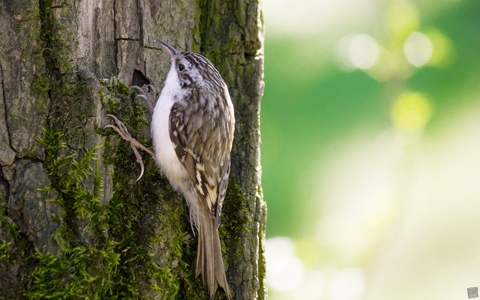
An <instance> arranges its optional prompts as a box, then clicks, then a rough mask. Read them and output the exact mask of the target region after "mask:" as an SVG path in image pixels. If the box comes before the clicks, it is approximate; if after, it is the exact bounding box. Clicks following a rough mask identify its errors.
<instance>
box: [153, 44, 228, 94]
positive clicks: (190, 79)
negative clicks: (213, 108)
mask: <svg viewBox="0 0 480 300" xmlns="http://www.w3.org/2000/svg"><path fill="white" fill-rule="evenodd" d="M157 42H158V43H160V45H162V46H163V47H164V48H165V49H166V50H167V51H168V53H169V54H170V56H171V57H172V67H171V69H170V72H175V74H176V75H177V76H178V82H179V83H180V86H181V87H182V88H211V87H215V86H217V87H218V86H223V85H224V83H223V79H222V77H221V76H220V74H219V73H218V71H217V69H215V67H214V66H213V64H212V63H211V62H210V61H209V60H208V59H207V58H206V57H205V56H203V55H201V54H197V53H192V52H189V51H185V52H179V51H177V50H176V49H175V48H173V47H172V46H170V45H169V44H167V43H165V42H162V41H158V40H157Z"/></svg>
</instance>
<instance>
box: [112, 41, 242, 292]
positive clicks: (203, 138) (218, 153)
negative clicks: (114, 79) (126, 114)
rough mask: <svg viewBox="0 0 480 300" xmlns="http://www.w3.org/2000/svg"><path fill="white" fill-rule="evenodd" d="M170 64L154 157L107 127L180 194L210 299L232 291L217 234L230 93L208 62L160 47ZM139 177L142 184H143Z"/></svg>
mask: <svg viewBox="0 0 480 300" xmlns="http://www.w3.org/2000/svg"><path fill="white" fill-rule="evenodd" d="M157 42H158V43H160V44H161V45H162V46H163V47H164V48H165V49H166V50H167V51H168V53H169V54H170V56H171V58H172V64H171V68H170V71H169V72H168V75H167V79H166V80H165V85H164V88H163V89H162V91H161V93H160V97H159V98H158V100H157V103H156V105H155V108H154V110H153V115H152V122H151V133H152V140H153V148H154V152H152V151H150V150H149V149H148V148H146V147H144V146H143V145H141V144H140V143H139V142H138V141H137V140H135V139H134V138H132V137H131V136H130V134H129V133H128V131H127V129H126V127H125V126H124V125H123V123H121V122H120V121H119V120H118V119H117V118H116V117H114V116H112V115H110V116H111V117H112V118H113V119H114V120H115V123H116V126H114V125H108V126H107V127H111V128H113V129H115V131H117V132H118V133H119V134H120V135H121V136H122V138H123V139H125V140H126V141H128V142H130V144H131V146H132V148H133V150H134V152H135V155H136V157H137V161H139V162H140V164H141V166H142V171H141V174H140V177H141V176H142V174H143V162H142V159H141V156H140V155H139V154H138V151H137V150H136V147H140V148H142V149H144V150H146V151H147V152H149V153H150V154H151V155H153V157H154V160H155V163H156V164H157V166H158V167H159V168H160V171H161V172H162V173H163V174H164V175H165V176H166V177H167V178H168V180H169V181H170V184H171V185H172V187H173V188H174V189H175V190H176V191H177V192H180V193H181V194H182V195H183V196H184V197H185V200H186V201H187V204H188V206H189V209H190V222H191V224H192V227H195V228H196V230H197V232H198V249H197V265H196V271H195V276H196V277H198V276H199V275H201V279H202V282H203V285H204V286H205V287H206V288H207V290H208V293H209V295H210V298H213V296H214V295H215V293H216V291H217V288H218V285H220V286H221V287H222V288H223V290H224V291H225V294H226V295H227V298H228V299H232V296H231V293H230V289H229V287H228V282H227V277H226V274H225V267H224V264H223V258H222V250H221V245H220V237H219V235H218V228H219V226H220V214H221V212H222V204H223V200H224V198H225V193H226V190H227V183H228V177H229V175H230V163H231V162H230V151H231V149H232V141H233V135H234V128H235V116H234V111H233V105H232V101H231V99H230V95H229V93H228V88H227V85H226V84H225V82H224V81H223V79H222V77H221V76H220V73H219V72H218V71H217V69H215V67H214V66H213V64H212V63H211V62H210V61H209V60H208V59H207V58H205V57H204V56H202V55H200V54H197V53H192V52H188V51H185V52H179V51H177V50H175V48H173V47H172V46H170V45H168V44H167V43H164V42H162V41H157ZM140 177H139V179H140Z"/></svg>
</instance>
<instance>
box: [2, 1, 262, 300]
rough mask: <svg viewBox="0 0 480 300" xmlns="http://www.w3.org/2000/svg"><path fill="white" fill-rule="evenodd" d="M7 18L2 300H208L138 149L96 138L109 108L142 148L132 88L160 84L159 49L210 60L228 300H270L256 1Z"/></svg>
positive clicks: (77, 5)
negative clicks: (223, 151) (219, 139)
mask: <svg viewBox="0 0 480 300" xmlns="http://www.w3.org/2000/svg"><path fill="white" fill-rule="evenodd" d="M0 12H1V14H0V23H1V29H2V30H1V31H0V38H1V42H0V53H1V56H0V79H1V81H0V84H1V86H0V101H1V103H0V164H1V166H2V168H1V172H0V238H1V240H0V298H2V297H4V298H5V299H18V298H34V299H43V298H46V297H52V298H69V299H70V298H87V297H88V298H90V299H94V298H95V299H97V298H98V299H105V298H117V297H118V298H126V299H131V298H132V299H134V298H162V299H209V297H208V294H207V292H206V291H205V290H204V288H203V286H202V284H201V281H200V279H196V278H195V276H194V274H195V270H194V268H195V257H196V244H197V238H196V237H195V236H194V235H193V234H192V230H191V226H190V223H189V221H188V220H189V217H188V208H187V206H186V204H185V201H184V200H183V199H182V198H181V197H179V196H178V195H177V194H175V193H174V192H173V191H172V189H171V187H170V185H169V184H168V181H167V180H166V179H165V178H164V177H162V176H161V175H160V174H159V172H158V169H157V167H156V166H155V164H154V162H153V160H152V158H151V157H149V155H148V154H146V153H143V158H144V162H145V175H144V176H143V178H142V179H141V180H139V181H135V180H136V178H137V177H138V175H139V173H140V167H139V165H138V164H137V163H136V159H135V156H134V154H133V151H132V149H131V148H130V147H129V145H128V144H127V143H125V142H123V140H121V139H120V138H119V136H118V135H117V134H116V133H115V132H114V131H113V130H111V129H105V126H106V125H108V124H110V122H111V119H109V118H108V117H107V116H106V115H107V114H108V113H111V114H114V115H116V116H117V117H118V118H119V119H120V120H122V121H124V123H125V125H126V126H127V127H128V129H129V131H130V134H131V135H132V136H134V137H136V138H137V139H138V140H139V141H141V142H143V143H144V144H145V145H147V146H151V139H150V129H149V122H150V118H151V114H150V112H149V111H148V110H146V109H145V103H144V102H145V101H142V100H141V99H140V98H135V92H132V91H131V90H130V89H129V88H128V85H134V84H135V85H140V86H142V85H144V84H153V85H154V86H155V87H156V89H157V91H159V90H160V89H161V87H162V84H163V80H164V79H165V76H166V74H167V72H168V70H169V67H170V58H169V56H168V54H167V53H166V52H165V51H163V50H162V49H161V47H159V45H158V44H157V43H155V42H154V40H155V39H160V40H163V41H165V42H167V43H169V44H171V45H172V46H174V47H175V48H177V49H178V50H191V51H193V52H198V53H202V54H204V55H205V56H206V57H207V58H209V59H210V60H211V61H212V62H213V64H214V65H215V66H216V67H217V69H218V70H219V72H220V74H222V76H223V78H224V80H225V81H226V83H227V85H228V87H229V91H230V95H231V97H232V101H233V104H234V106H235V109H236V111H235V118H236V130H235V139H234V145H233V150H232V168H231V175H230V181H229V186H228V191H227V196H226V198H225V202H224V208H223V213H222V218H221V221H222V225H221V226H220V239H221V240H222V247H223V251H224V261H225V267H226V270H227V279H228V282H229V284H230V288H231V290H232V293H233V296H234V298H235V299H266V298H267V295H266V286H265V259H264V240H265V221H266V206H265V203H264V202H263V199H262V192H261V187H260V176H261V168H260V149H259V144H260V131H259V128H260V126H259V122H260V114H259V113H260V99H261V96H262V92H263V81H262V80H263V24H262V12H261V7H260V3H259V0H247V1H242V0H230V1H220V0H212V1H206V0H200V1H198V2H196V1H192V0H186V1H182V2H180V1H160V0H149V1H143V0H139V1H126V0H95V1H94V0H85V1H73V0H65V1H58V0H22V1H7V0H0ZM155 96H158V93H157V95H152V98H155V100H156V97H155ZM142 102H143V103H142ZM220 290H221V289H220ZM216 298H218V299H224V298H225V294H224V293H223V291H219V292H217V296H216Z"/></svg>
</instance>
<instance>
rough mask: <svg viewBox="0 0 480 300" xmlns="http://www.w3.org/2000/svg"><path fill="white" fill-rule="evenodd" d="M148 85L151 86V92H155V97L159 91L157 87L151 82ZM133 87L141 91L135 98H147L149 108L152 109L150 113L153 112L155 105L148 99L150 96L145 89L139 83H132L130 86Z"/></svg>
mask: <svg viewBox="0 0 480 300" xmlns="http://www.w3.org/2000/svg"><path fill="white" fill-rule="evenodd" d="M146 87H148V88H150V91H151V93H152V94H153V97H155V96H156V95H157V92H156V90H155V87H154V86H153V85H151V84H147V85H146ZM130 88H131V89H135V90H137V91H138V92H139V94H138V95H137V96H135V98H142V99H144V100H145V102H146V104H147V106H148V110H149V111H150V113H152V114H153V106H152V103H151V102H150V99H148V97H147V96H146V93H145V91H144V90H143V89H142V88H141V87H139V86H138V85H132V86H131V87H130Z"/></svg>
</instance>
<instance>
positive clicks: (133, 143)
mask: <svg viewBox="0 0 480 300" xmlns="http://www.w3.org/2000/svg"><path fill="white" fill-rule="evenodd" d="M107 117H110V118H112V119H113V120H114V121H115V124H116V125H117V126H115V125H107V126H105V128H112V129H113V130H115V131H116V132H117V133H118V134H119V135H120V136H121V137H122V138H123V139H124V140H125V141H127V142H129V143H130V147H132V149H133V153H135V157H136V158H137V162H138V163H139V164H140V167H141V171H140V176H139V177H138V178H137V180H136V181H138V180H140V178H142V176H143V172H144V170H145V166H144V164H143V159H142V156H141V155H140V153H138V150H137V147H140V148H142V149H143V150H145V151H147V152H148V153H149V154H150V155H152V156H153V157H155V154H154V153H153V152H152V151H151V150H150V149H148V148H147V147H145V146H144V145H142V144H140V143H139V142H138V141H137V140H136V139H134V138H133V137H132V136H131V135H130V133H129V132H128V129H127V127H126V126H125V124H123V123H122V122H121V121H120V120H119V119H118V118H117V117H115V116H114V115H111V114H107Z"/></svg>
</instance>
